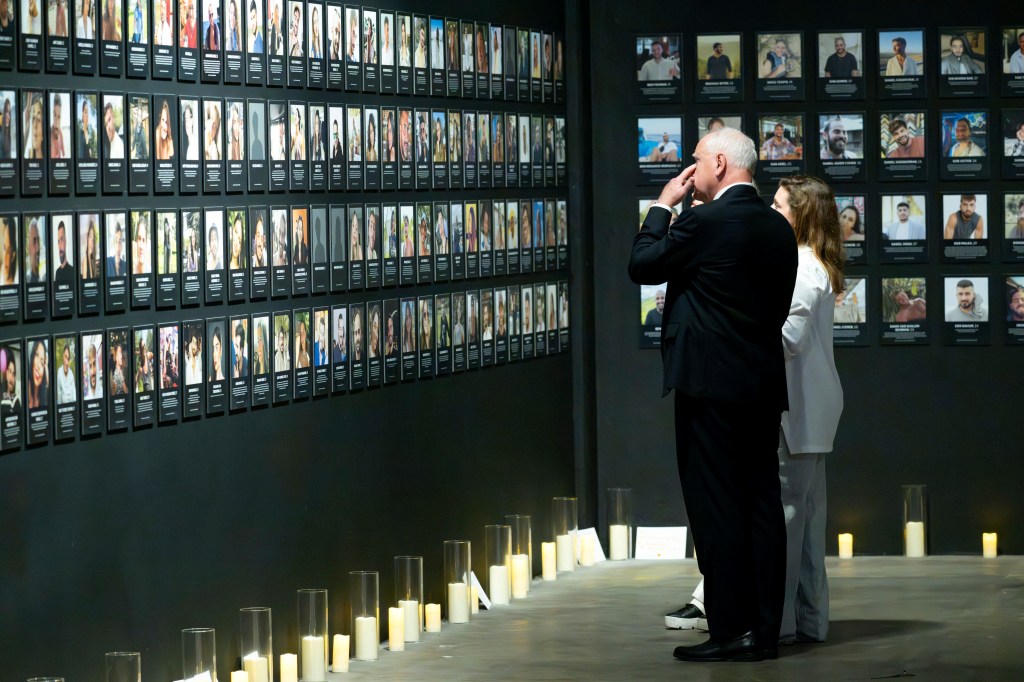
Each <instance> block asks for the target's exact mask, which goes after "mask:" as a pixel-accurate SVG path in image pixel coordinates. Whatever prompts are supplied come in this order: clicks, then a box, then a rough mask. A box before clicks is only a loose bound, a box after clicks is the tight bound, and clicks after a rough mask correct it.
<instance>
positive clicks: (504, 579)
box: [489, 566, 509, 606]
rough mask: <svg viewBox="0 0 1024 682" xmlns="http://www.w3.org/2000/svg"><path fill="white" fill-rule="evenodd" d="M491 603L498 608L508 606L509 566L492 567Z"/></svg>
mask: <svg viewBox="0 0 1024 682" xmlns="http://www.w3.org/2000/svg"><path fill="white" fill-rule="evenodd" d="M489 575H490V578H491V582H490V584H489V587H490V588H491V603H492V604H496V605H498V606H504V605H506V604H508V587H509V585H508V566H491V570H490V574H489Z"/></svg>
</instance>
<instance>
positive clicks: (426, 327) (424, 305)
mask: <svg viewBox="0 0 1024 682" xmlns="http://www.w3.org/2000/svg"><path fill="white" fill-rule="evenodd" d="M417 304H418V305H417V308H416V309H417V311H418V313H417V330H418V331H419V335H418V336H417V356H418V358H419V378H420V379H429V378H431V377H433V376H434V299H433V297H432V296H420V297H419V299H418V301H417Z"/></svg>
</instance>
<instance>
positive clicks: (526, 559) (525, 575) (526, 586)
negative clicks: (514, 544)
mask: <svg viewBox="0 0 1024 682" xmlns="http://www.w3.org/2000/svg"><path fill="white" fill-rule="evenodd" d="M529 591H530V555H529V554H513V555H512V598H513V599H523V598H524V597H526V593H527V592H529Z"/></svg>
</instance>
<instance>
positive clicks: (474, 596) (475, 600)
mask: <svg viewBox="0 0 1024 682" xmlns="http://www.w3.org/2000/svg"><path fill="white" fill-rule="evenodd" d="M491 603H494V602H491ZM478 613H480V588H478V587H477V586H476V585H470V586H469V615H471V616H475V615H476V614H478Z"/></svg>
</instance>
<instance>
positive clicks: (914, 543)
mask: <svg viewBox="0 0 1024 682" xmlns="http://www.w3.org/2000/svg"><path fill="white" fill-rule="evenodd" d="M904 532H905V533H906V550H907V551H906V556H908V557H911V558H915V559H916V558H920V557H923V556H924V522H923V521H907V527H906V528H905V529H904Z"/></svg>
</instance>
